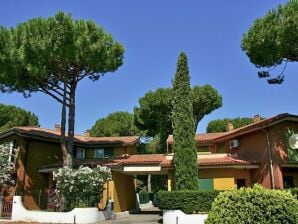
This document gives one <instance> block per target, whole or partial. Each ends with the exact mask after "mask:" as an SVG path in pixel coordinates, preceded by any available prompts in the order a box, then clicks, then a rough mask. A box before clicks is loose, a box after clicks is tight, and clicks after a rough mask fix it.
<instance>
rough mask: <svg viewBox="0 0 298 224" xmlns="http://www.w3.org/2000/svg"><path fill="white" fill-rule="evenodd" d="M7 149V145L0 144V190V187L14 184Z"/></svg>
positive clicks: (12, 170)
mask: <svg viewBox="0 0 298 224" xmlns="http://www.w3.org/2000/svg"><path fill="white" fill-rule="evenodd" d="M9 150H10V149H9V146H8V145H5V144H1V145H0V192H1V189H2V188H5V187H7V186H11V185H13V184H15V179H14V178H13V173H14V168H13V165H14V164H11V162H10V161H9Z"/></svg>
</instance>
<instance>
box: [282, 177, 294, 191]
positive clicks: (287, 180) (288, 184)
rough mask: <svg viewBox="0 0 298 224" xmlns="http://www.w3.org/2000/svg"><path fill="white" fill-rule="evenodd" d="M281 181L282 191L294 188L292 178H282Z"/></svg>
mask: <svg viewBox="0 0 298 224" xmlns="http://www.w3.org/2000/svg"><path fill="white" fill-rule="evenodd" d="M283 181H284V189H288V188H293V187H295V184H294V178H293V176H284V177H283Z"/></svg>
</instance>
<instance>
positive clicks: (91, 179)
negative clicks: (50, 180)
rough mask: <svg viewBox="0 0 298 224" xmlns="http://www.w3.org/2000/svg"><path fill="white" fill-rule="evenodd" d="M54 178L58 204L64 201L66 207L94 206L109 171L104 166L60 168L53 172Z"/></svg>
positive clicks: (108, 177) (107, 178) (109, 177)
mask: <svg viewBox="0 0 298 224" xmlns="http://www.w3.org/2000/svg"><path fill="white" fill-rule="evenodd" d="M54 179H55V181H56V189H57V192H58V198H59V202H60V205H61V203H63V202H65V203H66V204H65V205H64V206H63V207H65V208H66V209H72V208H75V207H96V206H97V203H98V202H99V200H100V197H101V195H102V192H103V185H104V183H105V182H106V181H107V180H110V179H111V172H110V169H109V168H106V167H97V168H94V169H91V168H89V167H79V168H78V169H71V168H61V169H59V170H58V171H57V172H55V173H54ZM65 199H66V200H65Z"/></svg>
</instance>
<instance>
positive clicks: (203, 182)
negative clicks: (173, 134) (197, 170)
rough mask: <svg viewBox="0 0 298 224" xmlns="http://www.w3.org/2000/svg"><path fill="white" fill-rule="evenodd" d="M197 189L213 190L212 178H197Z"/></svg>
mask: <svg viewBox="0 0 298 224" xmlns="http://www.w3.org/2000/svg"><path fill="white" fill-rule="evenodd" d="M198 184H199V190H202V191H214V184H213V179H199V180H198Z"/></svg>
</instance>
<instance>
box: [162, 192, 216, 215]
mask: <svg viewBox="0 0 298 224" xmlns="http://www.w3.org/2000/svg"><path fill="white" fill-rule="evenodd" d="M218 193H219V192H218V191H159V192H158V193H157V198H158V201H159V208H160V209H168V210H182V211H183V212H185V213H187V214H192V213H194V212H208V211H209V210H210V209H211V204H212V201H213V200H214V198H215V197H216V196H217V195H218Z"/></svg>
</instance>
